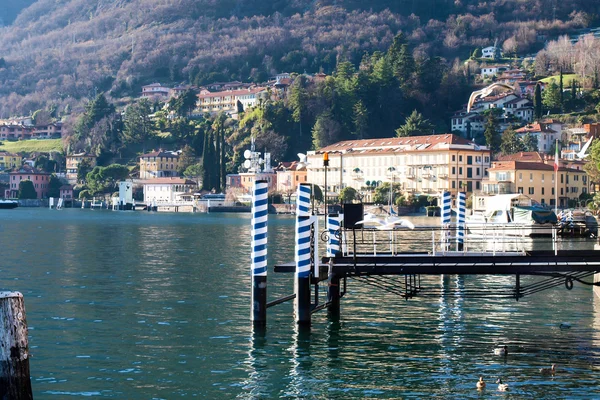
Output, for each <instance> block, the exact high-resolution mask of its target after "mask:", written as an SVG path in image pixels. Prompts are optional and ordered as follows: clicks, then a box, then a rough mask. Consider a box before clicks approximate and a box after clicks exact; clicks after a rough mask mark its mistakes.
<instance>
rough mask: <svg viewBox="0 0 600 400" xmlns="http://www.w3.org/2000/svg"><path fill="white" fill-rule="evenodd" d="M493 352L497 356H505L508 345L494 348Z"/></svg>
mask: <svg viewBox="0 0 600 400" xmlns="http://www.w3.org/2000/svg"><path fill="white" fill-rule="evenodd" d="M494 354H495V355H497V356H505V355H507V354H508V347H506V345H504V346H502V347H498V348H496V349H494Z"/></svg>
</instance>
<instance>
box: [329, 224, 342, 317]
mask: <svg viewBox="0 0 600 400" xmlns="http://www.w3.org/2000/svg"><path fill="white" fill-rule="evenodd" d="M340 224H341V216H339V215H338V214H330V215H329V216H328V218H327V232H328V241H327V256H328V257H335V256H337V255H338V253H339V252H340V237H341V230H340ZM327 314H328V315H329V317H330V318H333V319H337V318H338V317H339V315H340V277H339V275H336V274H334V273H333V261H332V260H331V259H330V260H329V270H328V274H327Z"/></svg>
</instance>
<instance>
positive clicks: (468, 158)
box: [467, 156, 473, 165]
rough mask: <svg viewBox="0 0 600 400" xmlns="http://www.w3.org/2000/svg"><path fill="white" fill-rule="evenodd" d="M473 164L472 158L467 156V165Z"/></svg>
mask: <svg viewBox="0 0 600 400" xmlns="http://www.w3.org/2000/svg"><path fill="white" fill-rule="evenodd" d="M472 164H473V156H467V165H472Z"/></svg>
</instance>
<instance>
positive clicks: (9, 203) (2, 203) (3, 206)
mask: <svg viewBox="0 0 600 400" xmlns="http://www.w3.org/2000/svg"><path fill="white" fill-rule="evenodd" d="M17 207H19V202H18V201H16V200H0V210H9V209H12V208H17Z"/></svg>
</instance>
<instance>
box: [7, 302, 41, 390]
mask: <svg viewBox="0 0 600 400" xmlns="http://www.w3.org/2000/svg"><path fill="white" fill-rule="evenodd" d="M0 399H1V400H23V399H33V394H32V391H31V379H30V377H29V344H28V340H27V320H26V319H25V303H24V301H23V295H22V294H21V293H19V292H0Z"/></svg>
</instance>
